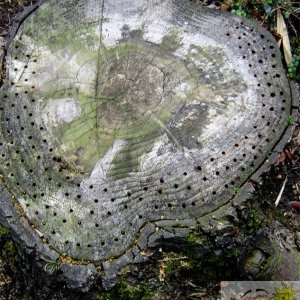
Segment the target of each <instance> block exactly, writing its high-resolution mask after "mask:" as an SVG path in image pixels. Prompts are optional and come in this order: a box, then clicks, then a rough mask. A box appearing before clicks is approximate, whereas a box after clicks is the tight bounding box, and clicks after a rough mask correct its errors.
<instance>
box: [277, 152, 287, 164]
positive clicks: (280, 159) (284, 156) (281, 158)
mask: <svg viewBox="0 0 300 300" xmlns="http://www.w3.org/2000/svg"><path fill="white" fill-rule="evenodd" d="M285 158H286V154H285V152H284V151H282V152H281V154H280V156H279V158H278V159H277V161H276V163H275V166H278V165H279V164H281V163H283V162H284V161H285Z"/></svg>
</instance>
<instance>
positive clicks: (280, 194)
mask: <svg viewBox="0 0 300 300" xmlns="http://www.w3.org/2000/svg"><path fill="white" fill-rule="evenodd" d="M286 182H287V177H286V178H285V181H284V183H283V185H282V188H281V190H280V193H279V195H278V197H277V199H276V201H275V206H276V207H277V206H278V203H279V201H280V199H281V197H282V193H283V191H284V188H285V185H286Z"/></svg>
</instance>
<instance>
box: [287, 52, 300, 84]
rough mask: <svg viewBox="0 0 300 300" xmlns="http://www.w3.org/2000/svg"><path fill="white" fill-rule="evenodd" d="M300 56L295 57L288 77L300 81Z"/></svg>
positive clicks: (289, 68)
mask: <svg viewBox="0 0 300 300" xmlns="http://www.w3.org/2000/svg"><path fill="white" fill-rule="evenodd" d="M299 67H300V55H293V57H292V62H291V64H290V65H289V67H288V77H289V78H291V79H295V80H298V81H300V72H299Z"/></svg>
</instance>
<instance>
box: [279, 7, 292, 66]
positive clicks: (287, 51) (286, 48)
mask: <svg viewBox="0 0 300 300" xmlns="http://www.w3.org/2000/svg"><path fill="white" fill-rule="evenodd" d="M277 33H278V34H280V35H281V37H282V45H283V52H284V58H285V61H286V63H287V65H290V63H291V62H292V52H291V45H290V38H289V35H288V31H287V27H286V24H285V21H284V18H283V15H282V13H281V10H280V9H278V10H277Z"/></svg>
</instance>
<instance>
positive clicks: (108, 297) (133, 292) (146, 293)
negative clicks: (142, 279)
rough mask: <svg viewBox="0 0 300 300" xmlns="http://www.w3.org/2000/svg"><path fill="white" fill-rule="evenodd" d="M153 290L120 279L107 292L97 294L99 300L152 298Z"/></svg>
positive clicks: (143, 299) (142, 299) (144, 299)
mask: <svg viewBox="0 0 300 300" xmlns="http://www.w3.org/2000/svg"><path fill="white" fill-rule="evenodd" d="M153 295H154V291H153V290H151V288H150V287H148V286H146V285H144V284H138V285H132V284H130V283H129V282H127V281H125V280H122V281H121V282H120V283H119V284H118V285H117V286H116V287H114V288H113V289H112V290H110V291H109V292H105V293H102V294H101V295H99V297H98V299H99V300H116V299H118V300H131V299H132V300H136V299H140V300H150V299H153Z"/></svg>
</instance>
